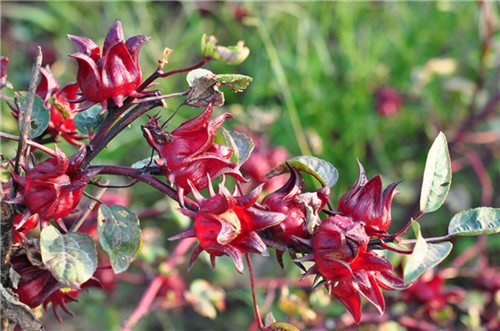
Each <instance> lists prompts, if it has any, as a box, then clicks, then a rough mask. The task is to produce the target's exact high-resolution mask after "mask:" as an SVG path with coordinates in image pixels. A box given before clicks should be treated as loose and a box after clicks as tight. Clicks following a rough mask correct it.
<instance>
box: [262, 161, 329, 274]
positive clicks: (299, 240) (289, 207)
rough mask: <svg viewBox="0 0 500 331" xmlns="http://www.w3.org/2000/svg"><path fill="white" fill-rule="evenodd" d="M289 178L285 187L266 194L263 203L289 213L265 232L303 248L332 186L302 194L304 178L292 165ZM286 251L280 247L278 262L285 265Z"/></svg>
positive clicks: (314, 227) (268, 235)
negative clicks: (283, 257) (284, 256)
mask: <svg viewBox="0 0 500 331" xmlns="http://www.w3.org/2000/svg"><path fill="white" fill-rule="evenodd" d="M290 169H291V170H290V171H291V174H290V178H289V180H288V182H287V183H285V185H283V187H281V188H280V189H279V190H277V191H276V192H273V193H271V194H269V195H267V196H266V197H265V198H264V199H263V200H262V205H263V206H264V207H266V208H267V209H268V210H269V211H273V212H278V213H283V214H286V215H287V217H286V219H285V220H284V221H283V222H281V223H279V224H278V225H276V226H273V227H272V228H270V229H268V230H267V231H266V234H267V237H268V239H269V240H272V241H275V242H278V243H281V244H284V245H286V246H292V247H293V248H295V249H297V250H299V251H304V250H303V249H302V246H303V245H304V242H307V241H310V239H311V238H312V236H313V233H314V231H315V230H316V227H317V226H318V225H319V224H320V223H321V219H320V218H319V215H318V213H319V212H320V211H321V210H322V209H323V207H325V205H326V203H327V202H328V198H329V196H330V188H329V187H327V186H326V187H322V188H321V189H318V190H314V191H310V192H306V193H302V189H303V184H304V181H303V179H302V177H301V176H300V174H299V173H298V172H297V170H295V168H293V167H291V168H290ZM282 255H283V251H281V250H277V257H278V261H279V262H280V264H281V266H282V267H283V262H282Z"/></svg>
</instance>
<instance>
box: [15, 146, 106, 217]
mask: <svg viewBox="0 0 500 331" xmlns="http://www.w3.org/2000/svg"><path fill="white" fill-rule="evenodd" d="M55 151H56V157H55V158H50V159H48V160H46V161H44V162H41V163H39V164H37V165H36V166H35V167H33V168H32V169H30V170H29V171H27V174H26V177H25V178H22V177H19V176H14V178H15V180H16V181H17V182H18V183H19V184H20V185H21V186H23V188H24V195H23V196H22V197H18V198H16V199H15V200H16V202H23V203H25V204H26V206H27V207H28V212H27V213H26V214H25V216H24V219H23V221H21V222H20V225H19V226H24V223H25V222H26V220H27V219H28V217H29V216H31V215H34V214H38V215H39V216H40V218H42V219H43V220H42V221H43V222H42V224H44V222H47V221H48V220H49V219H56V220H60V219H62V218H64V217H66V216H68V215H69V214H70V213H71V212H72V211H73V210H74V209H75V208H76V206H77V205H78V202H79V201H80V198H81V197H82V194H83V191H84V190H85V187H86V186H87V184H88V183H89V181H90V179H92V177H93V176H94V175H95V174H97V173H98V172H99V170H92V171H78V169H79V168H80V166H81V164H82V163H83V160H84V157H85V148H84V147H82V148H81V149H80V150H79V151H78V152H77V153H76V154H75V155H73V156H71V158H68V157H67V156H66V154H64V153H63V151H61V150H60V149H59V148H58V147H57V146H56V147H55ZM18 200H20V201H18ZM60 224H62V222H61V223H60Z"/></svg>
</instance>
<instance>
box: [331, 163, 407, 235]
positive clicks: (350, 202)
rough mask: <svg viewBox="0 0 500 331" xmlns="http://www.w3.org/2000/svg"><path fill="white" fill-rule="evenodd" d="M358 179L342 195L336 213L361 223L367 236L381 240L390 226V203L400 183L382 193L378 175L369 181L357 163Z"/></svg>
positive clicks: (391, 185) (390, 186)
mask: <svg viewBox="0 0 500 331" xmlns="http://www.w3.org/2000/svg"><path fill="white" fill-rule="evenodd" d="M358 166H359V177H358V180H357V181H356V183H354V186H353V187H352V188H351V189H350V190H349V191H348V192H347V193H346V194H344V195H343V196H342V197H341V198H340V199H339V202H338V211H339V212H341V213H343V214H345V215H349V216H351V217H352V218H353V219H354V220H356V221H360V222H363V223H364V224H365V230H366V233H367V234H368V236H370V237H371V236H377V237H379V238H383V237H386V236H387V232H386V230H387V229H388V228H389V225H390V224H391V202H392V198H393V197H394V195H395V194H396V193H398V191H397V190H396V185H398V184H399V183H400V182H401V181H397V182H394V183H392V184H390V185H389V186H388V187H387V188H386V189H385V190H384V191H382V178H381V177H380V175H378V176H375V177H373V178H372V179H370V180H369V181H368V180H367V178H366V175H365V170H364V169H363V166H362V165H361V163H359V161H358Z"/></svg>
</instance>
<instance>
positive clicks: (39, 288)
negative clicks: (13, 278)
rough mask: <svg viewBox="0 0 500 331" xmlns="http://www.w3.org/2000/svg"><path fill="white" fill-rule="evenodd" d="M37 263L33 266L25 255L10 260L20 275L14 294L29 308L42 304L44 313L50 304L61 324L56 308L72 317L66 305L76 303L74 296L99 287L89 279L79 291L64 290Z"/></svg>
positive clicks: (40, 264) (60, 284)
mask: <svg viewBox="0 0 500 331" xmlns="http://www.w3.org/2000/svg"><path fill="white" fill-rule="evenodd" d="M39 262H40V263H39V264H38V265H34V264H33V263H32V262H31V261H30V260H29V259H28V257H27V255H25V254H22V255H18V256H15V257H13V258H12V259H11V263H12V267H13V269H14V270H15V271H16V272H17V273H18V274H19V275H20V279H19V282H18V284H17V289H14V292H16V293H17V295H18V296H19V301H21V302H22V303H24V304H26V305H28V306H29V307H30V308H35V307H38V306H39V305H41V304H42V305H43V307H44V308H45V311H47V310H48V304H49V303H51V304H52V310H53V312H54V315H55V316H56V318H57V319H58V320H59V323H62V319H61V316H60V315H59V311H58V307H59V306H61V308H62V309H63V310H64V311H65V312H67V313H68V314H69V315H71V316H74V314H73V312H72V311H71V310H69V308H68V307H67V306H66V303H68V302H72V301H77V300H76V296H77V295H78V294H79V293H80V291H81V289H84V288H87V287H90V286H99V284H98V282H97V281H95V280H94V279H90V280H88V281H87V282H85V283H83V284H82V285H81V289H80V290H77V289H68V288H64V287H63V284H62V283H60V282H59V281H57V280H56V279H55V278H54V277H53V276H52V275H51V273H50V271H49V270H47V269H44V267H43V264H42V263H41V261H39Z"/></svg>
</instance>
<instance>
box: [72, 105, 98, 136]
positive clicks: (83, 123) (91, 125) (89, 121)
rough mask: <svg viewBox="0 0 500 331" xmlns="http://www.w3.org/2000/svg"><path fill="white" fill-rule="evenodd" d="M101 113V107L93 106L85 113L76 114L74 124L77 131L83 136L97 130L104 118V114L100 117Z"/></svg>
mask: <svg viewBox="0 0 500 331" xmlns="http://www.w3.org/2000/svg"><path fill="white" fill-rule="evenodd" d="M101 111H102V107H101V105H95V106H92V107H90V108H89V109H87V110H85V111H82V112H79V113H77V114H76V116H75V119H74V123H75V126H76V128H77V129H78V131H80V132H81V133H83V134H90V133H92V132H94V131H95V130H97V128H98V127H99V125H101V123H102V121H104V117H105V114H103V115H101Z"/></svg>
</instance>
